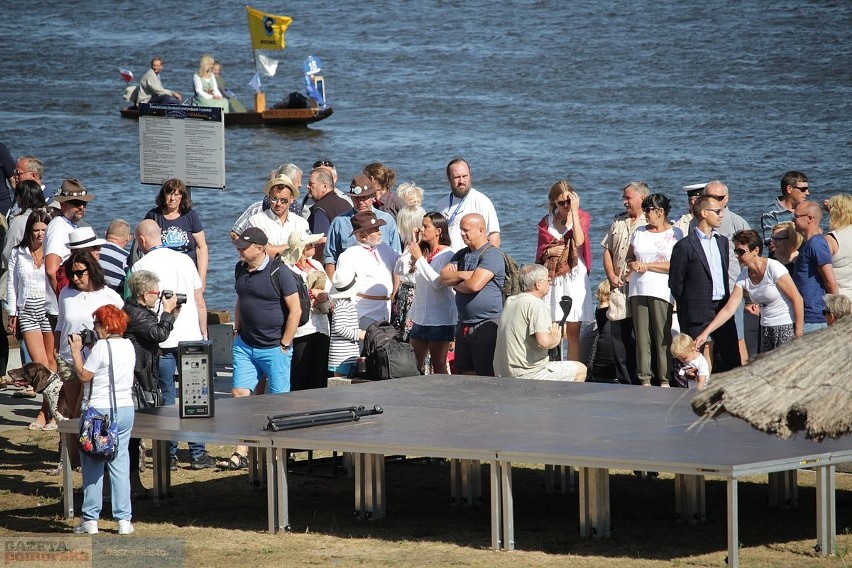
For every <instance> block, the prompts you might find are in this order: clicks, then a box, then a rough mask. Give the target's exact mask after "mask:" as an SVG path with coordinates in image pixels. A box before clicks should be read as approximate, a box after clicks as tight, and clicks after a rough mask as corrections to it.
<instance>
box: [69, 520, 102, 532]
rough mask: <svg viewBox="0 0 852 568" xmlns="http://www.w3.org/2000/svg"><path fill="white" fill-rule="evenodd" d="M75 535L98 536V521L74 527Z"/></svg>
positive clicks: (85, 522)
mask: <svg viewBox="0 0 852 568" xmlns="http://www.w3.org/2000/svg"><path fill="white" fill-rule="evenodd" d="M74 534H98V521H80V524H78V525H77V526H76V527H74Z"/></svg>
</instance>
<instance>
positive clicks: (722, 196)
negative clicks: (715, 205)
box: [706, 194, 727, 201]
mask: <svg viewBox="0 0 852 568" xmlns="http://www.w3.org/2000/svg"><path fill="white" fill-rule="evenodd" d="M706 197H712V198H713V199H715V200H716V201H722V200H723V199H725V198H726V197H727V195H710V194H708V195H706Z"/></svg>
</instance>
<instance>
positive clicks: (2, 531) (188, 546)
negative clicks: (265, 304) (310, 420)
mask: <svg viewBox="0 0 852 568" xmlns="http://www.w3.org/2000/svg"><path fill="white" fill-rule="evenodd" d="M0 436H2V437H0V538H2V537H12V536H18V535H20V534H22V533H28V534H29V533H36V534H38V535H40V536H42V537H47V536H50V535H57V534H59V535H63V536H68V535H69V533H70V530H71V527H72V520H69V519H63V518H62V517H61V498H62V489H61V480H60V478H59V477H58V476H51V475H49V474H48V471H49V470H50V469H52V468H53V467H55V465H56V463H57V458H58V454H57V452H56V446H57V440H58V437H57V435H56V433H55V432H53V433H50V432H37V431H29V430H26V429H20V430H10V431H7V432H3V433H2V434H0ZM149 446H150V444H149ZM209 450H210V452H211V454H212V455H214V456H221V457H224V456H227V455H229V454H230V451H231V448H224V447H218V446H210V447H209ZM149 453H150V452H149ZM304 456H305V454H299V457H300V458H303V457H304ZM181 457H184V458H186V457H187V456H185V455H184V454H183V453H181ZM148 461H149V465H150V457H149V459H148ZM297 467H298V469H300V470H304V465H303V463H302V462H300V463H299V464H298V466H297ZM317 471H324V472H326V473H328V472H329V468H324V469H323V468H317ZM483 474H484V475H485V476H486V477H485V478H484V479H483V492H484V495H483V503H484V504H482V505H479V506H473V507H454V506H451V505H450V502H449V466H448V465H447V464H446V463H444V462H440V461H431V462H427V461H421V460H409V461H400V462H390V463H388V465H387V467H386V475H387V491H388V501H387V504H388V512H387V517H386V518H385V519H383V520H377V521H362V520H359V519H357V518H355V517H354V515H353V503H354V488H353V482H352V480H351V479H347V478H346V477H345V476H343V475H341V476H338V477H331V476H318V475H291V477H290V511H291V514H290V517H291V522H292V530H291V532H289V533H286V534H277V535H270V534H268V533H267V532H266V492H265V490H264V489H260V488H255V487H252V486H250V485H249V484H248V483H247V479H246V476H245V474H241V473H239V472H219V471H215V470H206V471H200V472H197V471H191V470H189V469H181V470H179V471H178V472H176V473H174V474H173V475H172V483H173V489H174V498H173V499H169V500H167V501H166V502H164V503H163V504H159V503H155V502H154V501H153V500H150V499H148V500H141V501H138V502H136V503H135V504H134V509H133V521H134V525H135V527H136V534H134V535H133V536H130V537H121V538H122V539H141V538H144V537H169V538H177V539H179V542H181V543H182V545H183V547H184V555H185V560H184V565H185V566H192V567H208V566H210V567H215V566H223V567H228V568H232V567H234V566H238V567H240V568H243V567H245V568H248V567H251V568H261V567H266V566H269V567H272V566H276V567H277V566H297V565H298V566H313V565H317V566H346V567H350V566H430V567H432V566H483V567H484V566H488V567H492V566H512V567H516V566H567V567H582V568H612V567H613V566H615V565H617V566H637V567H641V568H652V567H657V566H690V567H693V566H695V567H704V566H708V567H709V566H724V565H725V555H726V513H725V483H724V481H722V480H714V479H710V480H708V483H707V492H706V495H707V522H706V523H703V524H700V525H688V524H679V523H676V522H675V519H674V483H673V476H672V475H667V474H665V473H663V474H661V476H660V477H659V478H658V479H639V478H637V477H635V476H633V475H632V473H631V472H612V476H611V481H610V499H611V509H612V537H611V538H607V539H602V540H597V539H581V538H580V537H579V536H578V534H579V523H578V512H577V511H578V499H577V495H576V494H562V493H556V494H547V493H545V492H544V490H543V479H544V476H543V471H542V467H541V466H536V465H529V466H525V465H518V464H516V468H515V470H514V486H513V488H514V499H515V543H516V550H515V551H512V552H496V551H493V550H491V549H490V548H489V547H490V533H489V531H490V513H489V508H488V497H487V493H488V483H487V468H484V471H483ZM75 476H76V477H75V483H76V485H77V486H78V487H79V485H80V483H81V479H80V475H79V474H75ZM142 479H143V482H144V483H145V484H146V485H147V486H148V487H150V486H151V484H152V479H151V470H150V467H149V469H148V470H147V471H146V472H145V473H143V477H142ZM798 479H799V487H800V488H799V504H798V507H793V508H789V509H779V510H774V511H772V510H769V509H768V507H767V491H766V489H767V488H766V477H765V476H763V477H755V478H746V479H745V480H743V481H741V482H740V485H739V495H740V541H741V543H742V547H741V552H740V562H741V565H742V566H744V567H782V566H796V567H817V566H819V567H823V566H827V567H834V566H846V565H847V562H849V559H848V556H847V554H848V552H849V548H850V546H852V536H850V535H849V534H848V533H849V531H848V529H846V527H852V476H849V475H845V474H838V478H837V488H838V490H837V527H838V532H839V533H840V535H839V536H838V538H837V548H838V555H837V556H834V557H829V558H824V557H820V556H818V555H817V554H816V553H815V551H814V544H815V541H816V528H815V518H816V513H815V510H816V509H815V507H816V505H815V497H816V495H815V491H814V482H815V476H814V474H813V473H812V472H810V471H807V470H802V471H800V472H799V474H798ZM81 500H82V496H81V495H75V503H76V509H77V511H79V507H80V503H81ZM103 517H104V519H109V511H108V506H107V507H106V510H105V512H104V515H103ZM100 525H101V531H102V534H99V535H97V536H96V537H94V538H93V539H92V540H93V542H94V543H99V544H101V545H104V544H107V545H109V544H110V543H115V542H117V541H118V538H119V537H117V536H115V531H116V525H115V523H114V522H113V521H111V520H103V521H101V523H100ZM77 538H81V539H84V540H85V538H86V537H77ZM93 546H94V545H93ZM116 565H118V564H116ZM130 565H131V564H126V565H125V564H123V565H122V568H128V567H129V566H130Z"/></svg>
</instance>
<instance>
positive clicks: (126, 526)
mask: <svg viewBox="0 0 852 568" xmlns="http://www.w3.org/2000/svg"><path fill="white" fill-rule="evenodd" d="M135 530H136V529H134V528H133V524H132V523H131V522H130V521H128V520H126V519H121V520H119V521H118V534H130V533H132V532H133V531H135ZM96 532H97V531H96Z"/></svg>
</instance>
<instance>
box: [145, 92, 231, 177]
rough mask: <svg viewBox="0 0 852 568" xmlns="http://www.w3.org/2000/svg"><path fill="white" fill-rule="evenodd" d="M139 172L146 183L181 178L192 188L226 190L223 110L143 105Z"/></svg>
mask: <svg viewBox="0 0 852 568" xmlns="http://www.w3.org/2000/svg"><path fill="white" fill-rule="evenodd" d="M139 174H140V178H141V180H142V183H150V184H156V185H160V184H162V183H163V182H164V181H166V180H167V179H170V178H178V179H181V180H183V181H184V182H185V183H186V185H188V186H190V187H217V188H220V189H224V188H225V119H224V114H223V113H222V109H220V108H215V107H190V106H179V105H153V104H141V105H139Z"/></svg>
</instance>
